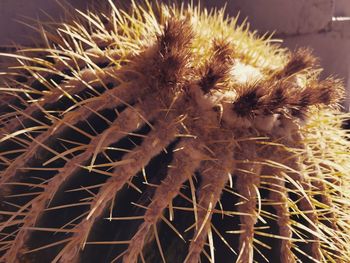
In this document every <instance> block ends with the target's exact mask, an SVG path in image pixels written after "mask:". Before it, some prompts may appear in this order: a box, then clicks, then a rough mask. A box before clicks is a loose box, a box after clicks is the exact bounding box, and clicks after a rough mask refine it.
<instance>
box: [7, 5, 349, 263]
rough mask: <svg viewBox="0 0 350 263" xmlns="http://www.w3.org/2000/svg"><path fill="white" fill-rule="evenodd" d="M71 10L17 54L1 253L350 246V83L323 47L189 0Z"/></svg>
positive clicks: (154, 258)
mask: <svg viewBox="0 0 350 263" xmlns="http://www.w3.org/2000/svg"><path fill="white" fill-rule="evenodd" d="M72 16H73V15H72ZM71 20H72V21H71V22H69V23H61V24H55V23H42V24H40V25H39V26H38V27H37V29H38V31H39V32H40V33H41V34H42V37H43V40H44V42H45V43H46V46H45V47H44V46H40V47H37V48H20V49H19V50H18V51H17V52H16V53H15V54H2V55H4V56H6V57H8V58H13V59H15V60H16V61H17V64H16V65H15V66H12V67H9V69H8V70H7V71H6V72H3V73H2V74H1V87H0V92H1V93H0V102H1V105H0V113H1V115H0V147H1V148H0V171H1V173H0V189H1V195H0V201H1V207H0V232H1V234H0V262H7V263H10V262H125V263H134V262H188V263H196V262H207V261H209V262H214V261H216V262H240V263H245V262H253V261H255V262H283V263H287V262H350V248H349V242H350V237H349V234H350V225H349V213H350V209H349V204H350V193H349V179H350V176H349V170H350V160H349V159H350V158H349V150H350V144H349V142H348V141H347V139H348V134H347V133H346V132H345V131H344V130H342V129H341V123H342V121H343V120H344V119H345V118H347V116H346V114H344V113H341V112H340V111H339V107H338V106H337V103H338V102H339V100H341V98H342V93H343V91H342V86H341V83H340V82H339V81H338V80H335V79H333V78H327V79H323V80H320V78H319V75H320V71H321V70H320V68H319V67H318V62H317V60H316V59H315V58H314V57H313V56H312V55H311V54H310V52H309V51H308V50H307V49H299V50H296V51H295V52H290V51H287V50H284V49H281V48H279V47H278V46H274V45H273V44H272V42H273V41H272V40H271V38H266V37H263V38H258V37H257V36H256V34H255V33H251V32H249V31H248V27H247V26H244V25H243V26H237V25H236V20H235V19H229V18H226V17H225V16H224V12H223V11H222V10H221V11H211V12H208V11H206V10H201V9H200V8H198V7H195V6H191V5H190V6H188V7H184V6H179V7H177V6H166V5H162V4H151V3H149V2H145V3H144V4H143V5H137V4H132V6H131V8H130V10H129V11H124V10H122V9H118V8H117V7H116V6H115V5H113V4H112V3H110V11H107V12H105V13H96V14H95V13H93V12H87V13H82V12H79V11H78V12H77V17H76V18H72V19H71ZM56 27H57V28H56Z"/></svg>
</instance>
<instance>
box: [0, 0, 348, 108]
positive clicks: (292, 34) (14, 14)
mask: <svg viewBox="0 0 350 263" xmlns="http://www.w3.org/2000/svg"><path fill="white" fill-rule="evenodd" d="M66 1H67V2H69V3H70V4H72V6H73V7H75V8H79V9H84V8H86V6H87V5H88V4H89V3H92V2H94V1H93V0H66ZM120 1H122V0H120ZM201 2H202V3H203V4H204V5H205V6H208V7H213V6H217V7H221V6H223V5H224V4H225V3H227V13H228V14H229V15H232V16H236V15H237V13H238V12H240V17H241V21H242V20H243V18H245V17H248V21H249V23H250V24H251V28H252V29H257V30H258V31H259V32H260V33H261V34H263V33H265V32H266V31H269V32H272V31H275V32H276V33H275V37H276V38H281V39H283V40H284V42H283V45H284V46H286V47H289V48H291V49H295V48H297V47H300V46H310V47H311V48H312V49H313V50H314V54H315V55H317V56H319V57H320V58H321V64H322V66H323V67H324V69H325V70H324V73H323V75H324V76H328V75H336V76H338V77H340V78H343V79H344V83H345V85H346V86H347V90H348V98H347V100H346V102H345V106H346V108H347V109H349V105H350V0H202V1H201ZM43 12H46V13H47V14H49V15H50V16H53V17H54V18H59V17H60V16H61V15H62V9H61V8H60V7H59V5H58V4H57V2H56V1H55V0H30V1H26V0H0V51H1V49H2V50H6V49H8V45H9V44H11V43H21V44H29V43H30V41H31V39H33V38H35V37H36V35H35V34H34V33H33V31H32V30H30V28H29V27H26V26H24V25H22V24H20V23H18V22H16V20H22V21H23V17H32V18H40V17H42V18H43V17H45V15H44V13H43ZM33 24H34V23H33Z"/></svg>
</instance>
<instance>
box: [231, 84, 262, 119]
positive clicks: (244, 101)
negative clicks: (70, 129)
mask: <svg viewBox="0 0 350 263" xmlns="http://www.w3.org/2000/svg"><path fill="white" fill-rule="evenodd" d="M260 89H261V88H260V86H255V87H253V88H250V89H249V90H247V91H245V92H244V93H243V94H242V95H241V96H239V98H238V99H237V100H236V101H235V102H234V103H233V108H232V109H233V111H234V112H235V113H236V114H237V115H238V116H239V117H253V116H254V111H256V110H258V109H259V107H260V106H261V105H262V101H261V97H262V96H261V95H260V94H259V91H260Z"/></svg>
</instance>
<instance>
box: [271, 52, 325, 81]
mask: <svg viewBox="0 0 350 263" xmlns="http://www.w3.org/2000/svg"><path fill="white" fill-rule="evenodd" d="M317 63H318V60H317V59H316V58H315V57H314V56H313V55H312V53H311V50H310V49H308V48H299V49H298V50H297V51H295V52H294V53H292V54H291V55H290V59H289V61H288V62H287V64H286V65H285V66H284V68H283V69H282V70H281V71H279V72H278V73H277V74H276V75H275V78H277V79H282V78H286V77H289V76H292V75H294V74H296V73H298V72H301V71H303V70H305V69H308V68H313V67H315V66H316V65H317Z"/></svg>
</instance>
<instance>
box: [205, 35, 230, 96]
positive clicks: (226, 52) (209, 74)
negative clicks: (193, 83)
mask: <svg viewBox="0 0 350 263" xmlns="http://www.w3.org/2000/svg"><path fill="white" fill-rule="evenodd" d="M232 63H233V49H232V48H231V46H230V44H229V43H228V42H227V41H224V40H214V41H213V55H212V56H211V57H210V58H209V61H208V62H207V63H206V65H205V66H204V69H203V70H202V71H203V73H201V75H202V77H201V79H200V80H199V86H200V87H201V89H202V91H203V92H204V93H205V94H207V93H208V92H209V91H210V90H211V89H213V88H214V87H215V85H216V84H217V83H219V82H222V81H225V80H226V79H228V78H229V73H230V70H231V68H232Z"/></svg>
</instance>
